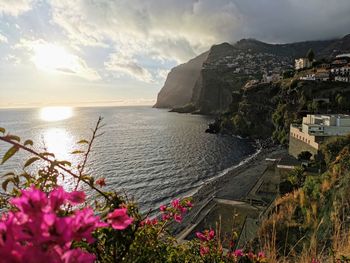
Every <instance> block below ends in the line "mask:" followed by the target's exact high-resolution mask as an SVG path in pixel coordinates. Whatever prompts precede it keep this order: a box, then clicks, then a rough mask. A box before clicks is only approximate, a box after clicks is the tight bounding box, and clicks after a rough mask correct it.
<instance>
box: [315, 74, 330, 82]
mask: <svg viewBox="0 0 350 263" xmlns="http://www.w3.org/2000/svg"><path fill="white" fill-rule="evenodd" d="M315 80H318V81H328V80H329V72H316V73H315Z"/></svg>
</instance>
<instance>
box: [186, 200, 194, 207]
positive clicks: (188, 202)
mask: <svg viewBox="0 0 350 263" xmlns="http://www.w3.org/2000/svg"><path fill="white" fill-rule="evenodd" d="M185 204H186V206H187V207H193V204H192V202H191V201H189V200H187V201H186V203H185Z"/></svg>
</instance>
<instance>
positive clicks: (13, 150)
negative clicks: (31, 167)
mask: <svg viewBox="0 0 350 263" xmlns="http://www.w3.org/2000/svg"><path fill="white" fill-rule="evenodd" d="M18 150H19V148H18V147H17V146H12V147H11V148H10V149H9V150H8V151H7V152H6V153H5V155H4V157H2V162H1V164H4V163H5V162H6V161H7V160H8V159H10V158H11V157H12V156H13V155H14V154H15V153H16V152H18Z"/></svg>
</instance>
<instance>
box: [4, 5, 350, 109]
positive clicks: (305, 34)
mask: <svg viewBox="0 0 350 263" xmlns="http://www.w3.org/2000/svg"><path fill="white" fill-rule="evenodd" d="M349 14H350V1H349V0H215V1H214V0H0V107H28V106H49V105H86V106H88V105H145V104H146V105H151V104H153V103H154V102H155V100H156V96H157V93H158V92H159V90H160V89H161V87H162V85H163V84H164V81H165V79H166V76H167V74H168V72H169V70H170V69H171V68H172V67H174V66H176V65H178V64H180V63H184V62H186V61H188V60H189V59H191V58H193V57H195V56H196V55H199V54H200V53H202V52H205V51H206V50H208V49H209V48H210V46H212V45H213V44H218V43H222V42H230V43H233V42H235V41H238V40H240V39H242V38H255V39H259V40H262V41H266V42H269V43H289V42H296V41H304V40H321V39H331V38H338V37H342V36H344V35H346V34H349V33H350V15H349Z"/></svg>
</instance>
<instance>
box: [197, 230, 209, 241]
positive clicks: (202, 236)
mask: <svg viewBox="0 0 350 263" xmlns="http://www.w3.org/2000/svg"><path fill="white" fill-rule="evenodd" d="M196 236H197V238H199V239H200V240H202V241H208V240H207V237H206V236H205V235H203V234H202V233H201V232H197V233H196Z"/></svg>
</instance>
